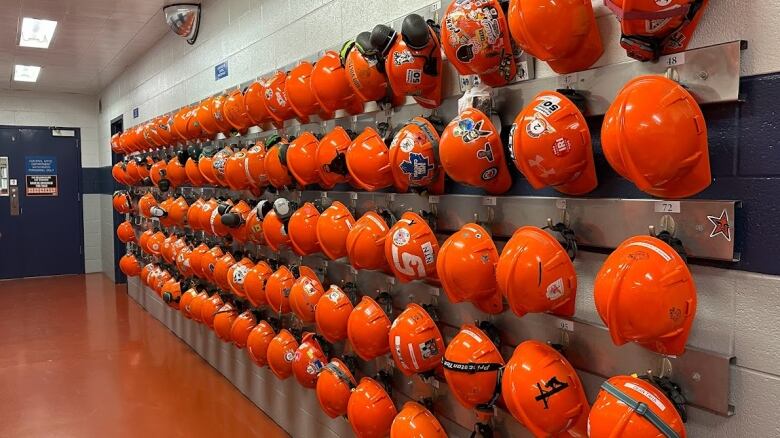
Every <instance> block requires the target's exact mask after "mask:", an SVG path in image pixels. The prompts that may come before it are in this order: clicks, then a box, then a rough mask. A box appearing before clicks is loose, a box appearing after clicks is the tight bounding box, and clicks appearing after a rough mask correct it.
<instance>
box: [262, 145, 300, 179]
mask: <svg viewBox="0 0 780 438" xmlns="http://www.w3.org/2000/svg"><path fill="white" fill-rule="evenodd" d="M277 139H278V141H276V142H268V143H266V145H270V144H273V146H270V147H269V149H268V150H267V151H266V153H265V157H264V158H263V161H264V164H265V172H266V175H268V182H270V183H271V185H272V186H274V187H276V188H277V189H284V188H286V187H290V186H292V183H293V180H292V175H291V174H290V170H289V168H288V167H287V148H288V147H289V146H290V144H289V143H288V142H287V141H286V140H282V139H281V138H278V137H277Z"/></svg>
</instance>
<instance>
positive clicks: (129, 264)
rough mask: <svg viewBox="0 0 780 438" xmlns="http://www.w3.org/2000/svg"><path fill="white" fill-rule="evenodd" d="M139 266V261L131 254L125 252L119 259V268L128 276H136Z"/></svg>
mask: <svg viewBox="0 0 780 438" xmlns="http://www.w3.org/2000/svg"><path fill="white" fill-rule="evenodd" d="M141 268H142V267H141V262H139V261H138V259H137V258H136V257H135V255H133V254H130V253H127V254H125V255H123V256H122V258H121V259H119V270H120V271H122V273H123V274H125V275H127V276H128V277H137V276H138V275H139V274H140V273H141Z"/></svg>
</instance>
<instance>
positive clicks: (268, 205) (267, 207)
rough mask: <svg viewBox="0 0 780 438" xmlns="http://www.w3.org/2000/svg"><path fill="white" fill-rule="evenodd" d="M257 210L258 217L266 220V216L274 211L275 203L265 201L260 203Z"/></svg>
mask: <svg viewBox="0 0 780 438" xmlns="http://www.w3.org/2000/svg"><path fill="white" fill-rule="evenodd" d="M255 208H256V209H257V216H258V217H259V218H260V220H263V218H265V215H267V214H268V213H270V212H271V210H273V209H274V203H273V202H271V201H269V200H267V199H263V200H261V201H260V202H258V203H257V206H256V207H255Z"/></svg>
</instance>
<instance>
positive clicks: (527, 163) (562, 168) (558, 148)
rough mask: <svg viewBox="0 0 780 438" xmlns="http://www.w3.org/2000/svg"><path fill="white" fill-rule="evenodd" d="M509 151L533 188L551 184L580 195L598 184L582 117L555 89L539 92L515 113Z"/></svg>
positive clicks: (572, 104) (563, 191)
mask: <svg viewBox="0 0 780 438" xmlns="http://www.w3.org/2000/svg"><path fill="white" fill-rule="evenodd" d="M509 154H510V156H511V157H512V159H513V160H514V163H515V166H516V167H517V169H518V170H519V171H520V172H522V173H523V175H525V177H526V178H527V179H528V182H529V183H530V184H531V186H533V188H535V189H537V190H539V189H541V188H544V187H546V186H552V187H553V188H554V189H555V190H558V191H559V192H561V193H565V194H567V195H583V194H585V193H588V192H590V191H592V190H593V189H595V188H596V186H597V185H598V181H597V179H596V166H595V164H594V162H593V147H592V145H591V140H590V130H589V129H588V124H587V122H586V121H585V117H584V116H583V115H582V113H581V112H580V110H579V109H578V108H577V106H576V105H574V103H573V102H572V101H571V100H569V99H568V98H567V97H566V96H564V95H563V94H560V93H557V92H555V91H542V92H541V93H539V94H538V95H537V96H536V97H535V98H534V100H532V101H531V103H530V104H529V105H528V106H526V107H525V109H523V110H522V111H521V112H520V114H518V115H517V118H516V119H515V123H514V125H512V131H511V133H510V134H509Z"/></svg>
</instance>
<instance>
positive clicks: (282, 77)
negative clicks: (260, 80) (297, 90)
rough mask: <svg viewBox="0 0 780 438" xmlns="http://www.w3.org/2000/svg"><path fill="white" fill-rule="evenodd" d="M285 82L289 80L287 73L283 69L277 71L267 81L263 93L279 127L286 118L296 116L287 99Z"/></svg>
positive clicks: (271, 114) (269, 111)
mask: <svg viewBox="0 0 780 438" xmlns="http://www.w3.org/2000/svg"><path fill="white" fill-rule="evenodd" d="M285 82H287V75H286V74H285V73H284V72H283V71H277V72H276V73H274V74H273V76H271V77H270V78H268V79H267V80H266V82H265V93H264V94H263V98H264V99H265V107H266V108H267V109H268V114H270V116H271V118H273V119H274V124H275V125H276V126H277V127H281V126H282V124H284V121H285V120H289V119H292V118H293V117H295V111H293V108H292V107H291V106H290V101H289V99H287V92H286V91H285V85H284V84H285Z"/></svg>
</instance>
